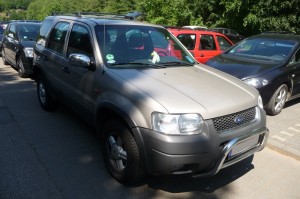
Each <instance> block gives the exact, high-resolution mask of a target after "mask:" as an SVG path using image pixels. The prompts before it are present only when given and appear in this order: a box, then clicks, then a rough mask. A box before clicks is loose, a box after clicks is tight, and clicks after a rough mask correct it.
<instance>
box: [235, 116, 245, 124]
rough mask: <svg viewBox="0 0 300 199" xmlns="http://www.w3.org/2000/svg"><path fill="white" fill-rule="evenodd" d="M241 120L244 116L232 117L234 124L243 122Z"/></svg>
mask: <svg viewBox="0 0 300 199" xmlns="http://www.w3.org/2000/svg"><path fill="white" fill-rule="evenodd" d="M243 121H244V118H243V117H242V116H237V117H236V118H234V122H235V123H236V124H241V123H243Z"/></svg>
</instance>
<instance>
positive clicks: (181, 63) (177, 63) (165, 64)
mask: <svg viewBox="0 0 300 199" xmlns="http://www.w3.org/2000/svg"><path fill="white" fill-rule="evenodd" d="M161 64H162V65H164V66H194V64H192V63H186V62H181V61H172V62H165V63H161Z"/></svg>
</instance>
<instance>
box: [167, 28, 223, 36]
mask: <svg viewBox="0 0 300 199" xmlns="http://www.w3.org/2000/svg"><path fill="white" fill-rule="evenodd" d="M168 30H169V31H170V32H172V33H176V34H177V33H181V34H195V33H198V34H213V35H222V36H224V35H223V34H222V33H219V32H214V31H210V30H193V29H185V28H168Z"/></svg>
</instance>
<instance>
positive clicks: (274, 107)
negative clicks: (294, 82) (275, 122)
mask: <svg viewBox="0 0 300 199" xmlns="http://www.w3.org/2000/svg"><path fill="white" fill-rule="evenodd" d="M287 95H288V87H287V85H285V84H283V85H281V86H280V87H279V88H278V89H277V90H276V91H275V92H274V94H273V96H272V97H271V99H270V101H269V103H268V105H267V107H266V112H267V114H268V115H278V114H279V113H280V112H281V111H282V109H283V107H284V105H285V102H286V100H287Z"/></svg>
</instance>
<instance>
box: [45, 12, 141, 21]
mask: <svg viewBox="0 0 300 199" xmlns="http://www.w3.org/2000/svg"><path fill="white" fill-rule="evenodd" d="M51 15H52V16H56V15H65V16H75V17H101V18H119V19H130V20H139V19H140V18H141V16H144V15H143V14H142V13H141V12H129V13H127V14H117V13H105V12H75V13H55V12H54V13H52V14H51Z"/></svg>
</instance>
